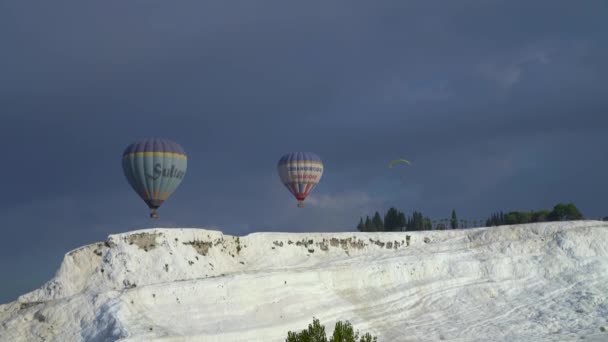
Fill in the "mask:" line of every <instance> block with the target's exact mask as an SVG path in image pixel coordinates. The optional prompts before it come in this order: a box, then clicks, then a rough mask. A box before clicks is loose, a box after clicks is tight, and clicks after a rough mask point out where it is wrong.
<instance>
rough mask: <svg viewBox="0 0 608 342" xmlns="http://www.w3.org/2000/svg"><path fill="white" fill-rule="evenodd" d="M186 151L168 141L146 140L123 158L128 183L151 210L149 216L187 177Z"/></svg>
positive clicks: (154, 216)
mask: <svg viewBox="0 0 608 342" xmlns="http://www.w3.org/2000/svg"><path fill="white" fill-rule="evenodd" d="M187 164H188V158H187V156H186V153H185V152H184V149H183V148H182V147H181V146H179V145H178V144H177V143H175V142H173V141H170V140H166V139H146V140H143V141H139V142H136V143H133V144H131V145H129V146H128V147H127V148H126V149H125V151H124V153H123V155H122V169H123V171H124V173H125V176H126V177H127V181H128V182H129V184H131V186H132V187H133V189H134V190H135V192H137V194H138V195H139V196H140V197H141V198H142V199H143V200H144V202H146V204H147V205H148V207H149V208H150V217H152V218H158V214H157V213H156V209H158V207H160V206H161V205H162V204H163V202H164V201H165V200H166V199H167V198H168V197H169V196H171V194H172V193H173V192H174V191H175V189H177V187H178V186H179V184H180V183H181V182H182V180H183V179H184V176H185V175H186V167H187Z"/></svg>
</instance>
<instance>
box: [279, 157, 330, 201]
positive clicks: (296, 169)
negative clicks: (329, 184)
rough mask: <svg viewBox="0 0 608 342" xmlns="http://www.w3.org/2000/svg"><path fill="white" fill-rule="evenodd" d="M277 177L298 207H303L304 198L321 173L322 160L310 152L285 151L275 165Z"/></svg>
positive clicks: (318, 179) (317, 181)
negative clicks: (277, 172)
mask: <svg viewBox="0 0 608 342" xmlns="http://www.w3.org/2000/svg"><path fill="white" fill-rule="evenodd" d="M277 170H278V171H279V177H280V178H281V182H282V183H283V184H284V185H285V187H286V188H287V189H288V190H289V191H290V192H291V193H292V194H293V196H294V197H295V198H296V199H297V200H298V207H300V208H303V207H304V200H305V199H306V196H308V194H309V193H310V192H311V191H312V189H314V188H315V186H317V184H319V181H320V180H321V176H322V175H323V162H321V158H319V157H318V156H317V155H316V154H314V153H311V152H293V153H287V154H286V155H284V156H283V157H281V159H280V160H279V163H278V165H277Z"/></svg>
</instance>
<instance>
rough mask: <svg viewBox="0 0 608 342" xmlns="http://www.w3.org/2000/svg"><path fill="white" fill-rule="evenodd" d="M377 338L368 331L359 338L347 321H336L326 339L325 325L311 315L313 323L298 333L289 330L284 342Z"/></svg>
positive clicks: (352, 341)
mask: <svg viewBox="0 0 608 342" xmlns="http://www.w3.org/2000/svg"><path fill="white" fill-rule="evenodd" d="M377 341H378V338H377V337H375V336H372V335H371V334H370V333H365V334H364V335H363V336H361V338H359V331H356V332H355V331H354V329H353V326H352V325H351V324H350V322H349V321H346V322H342V321H338V322H336V326H335V328H334V332H333V334H332V337H331V338H330V339H329V340H328V339H327V335H326V334H325V327H324V326H323V325H321V323H320V322H319V320H318V319H316V318H314V317H313V323H312V324H309V325H308V329H306V330H302V331H301V332H299V333H296V332H292V331H289V332H288V333H287V339H286V340H285V342H377Z"/></svg>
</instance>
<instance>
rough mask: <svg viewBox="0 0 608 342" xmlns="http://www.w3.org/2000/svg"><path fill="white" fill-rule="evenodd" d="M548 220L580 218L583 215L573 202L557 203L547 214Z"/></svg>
mask: <svg viewBox="0 0 608 342" xmlns="http://www.w3.org/2000/svg"><path fill="white" fill-rule="evenodd" d="M548 216H549V217H548V218H549V220H550V221H564V220H580V219H582V218H583V215H582V214H581V212H580V211H579V210H578V208H577V207H576V206H575V205H574V204H573V203H568V204H563V203H558V204H556V205H555V206H554V207H553V210H552V211H551V212H550V213H549V215H548Z"/></svg>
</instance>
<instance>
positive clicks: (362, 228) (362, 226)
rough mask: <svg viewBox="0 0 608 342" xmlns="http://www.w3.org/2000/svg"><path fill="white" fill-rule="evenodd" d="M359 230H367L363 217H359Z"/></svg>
mask: <svg viewBox="0 0 608 342" xmlns="http://www.w3.org/2000/svg"><path fill="white" fill-rule="evenodd" d="M357 230H358V231H360V232H364V231H365V223H363V217H361V218H360V219H359V224H357Z"/></svg>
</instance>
